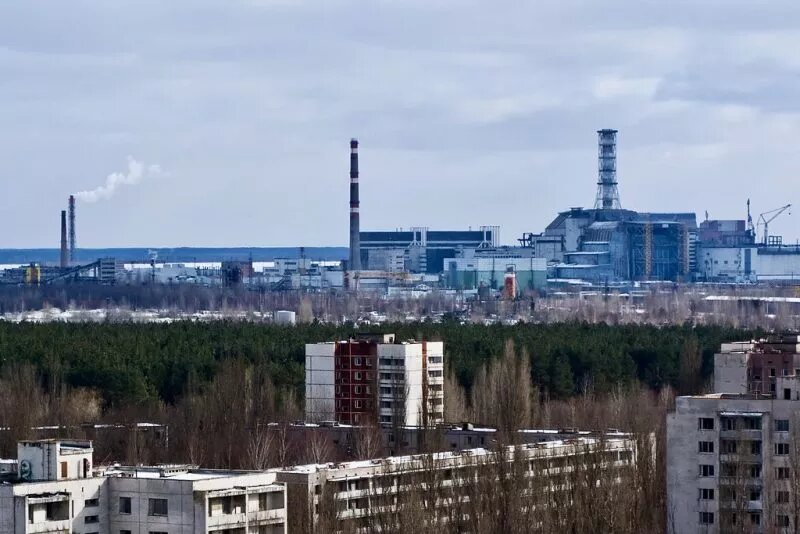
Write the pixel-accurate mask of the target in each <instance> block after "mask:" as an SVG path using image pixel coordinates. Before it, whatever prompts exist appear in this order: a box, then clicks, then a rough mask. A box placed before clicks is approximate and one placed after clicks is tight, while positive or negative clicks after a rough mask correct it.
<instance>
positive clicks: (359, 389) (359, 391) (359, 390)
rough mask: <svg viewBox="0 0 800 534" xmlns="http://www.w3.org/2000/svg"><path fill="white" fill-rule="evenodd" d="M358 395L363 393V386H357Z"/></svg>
mask: <svg viewBox="0 0 800 534" xmlns="http://www.w3.org/2000/svg"><path fill="white" fill-rule="evenodd" d="M356 395H361V386H356Z"/></svg>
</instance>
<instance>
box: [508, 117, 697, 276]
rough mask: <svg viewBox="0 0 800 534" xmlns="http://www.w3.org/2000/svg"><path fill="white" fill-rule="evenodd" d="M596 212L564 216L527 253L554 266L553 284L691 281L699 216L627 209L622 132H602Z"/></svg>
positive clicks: (530, 239) (530, 241) (534, 238)
mask: <svg viewBox="0 0 800 534" xmlns="http://www.w3.org/2000/svg"><path fill="white" fill-rule="evenodd" d="M597 134H598V181H597V195H596V198H595V203H594V208H592V209H584V208H572V209H570V210H568V211H563V212H561V213H559V214H558V216H556V218H555V219H553V221H552V222H551V223H550V224H549V225H547V227H546V228H545V230H544V232H542V233H540V234H533V233H527V234H524V235H523V236H522V237H521V238H520V239H519V242H520V245H521V246H522V247H523V248H528V249H532V250H533V251H534V253H535V255H536V257H539V258H544V259H545V260H547V262H548V264H549V267H550V268H549V270H548V276H549V278H552V279H579V280H588V281H591V282H594V283H608V282H617V281H628V280H671V281H687V280H689V279H690V275H691V273H692V271H693V269H694V266H695V253H696V249H695V243H696V241H697V221H696V216H695V214H694V213H639V212H636V211H633V210H628V209H623V208H622V205H621V202H620V198H619V190H618V181H617V131H616V130H608V129H605V130H599V131H598V132H597Z"/></svg>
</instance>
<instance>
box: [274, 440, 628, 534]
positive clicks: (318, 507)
mask: <svg viewBox="0 0 800 534" xmlns="http://www.w3.org/2000/svg"><path fill="white" fill-rule="evenodd" d="M636 453H637V450H636V441H635V440H634V439H631V438H627V437H624V438H620V437H609V438H605V437H577V438H574V439H570V440H563V441H560V440H552V441H542V442H539V443H529V444H525V445H517V446H511V447H503V448H502V450H499V451H498V450H490V449H486V448H475V449H466V450H462V451H460V452H450V451H448V452H439V453H427V454H421V455H412V456H394V457H388V458H383V459H376V460H365V461H354V462H343V463H335V464H334V463H329V464H310V465H300V466H294V467H291V468H288V469H281V470H278V471H277V477H278V481H280V482H282V483H284V484H286V487H287V494H288V496H289V502H290V508H289V510H288V513H289V529H290V530H299V528H301V526H302V525H304V524H306V525H308V524H314V525H319V522H320V520H321V517H322V516H323V514H324V512H325V511H327V510H330V509H331V508H332V510H330V512H329V514H328V515H329V517H327V518H326V519H327V520H328V521H332V522H333V523H334V524H326V525H324V527H325V528H327V529H330V530H329V531H331V532H342V531H348V532H350V531H356V532H360V531H363V532H366V531H368V528H369V527H370V526H373V527H374V526H375V525H379V524H381V520H380V518H381V517H385V515H386V514H392V513H396V512H397V511H398V510H400V509H401V508H402V507H404V506H421V505H422V503H427V505H426V506H425V507H424V509H425V513H426V515H427V519H426V520H427V521H435V520H438V521H445V522H446V521H447V520H452V521H460V520H464V519H465V517H464V516H461V517H459V515H460V514H459V513H458V509H459V508H458V504H457V503H464V504H466V503H469V504H470V505H473V506H474V507H475V508H473V513H477V510H478V509H479V507H478V504H477V502H476V501H477V500H478V499H479V498H480V497H479V494H480V493H481V492H482V491H485V490H486V489H487V488H488V487H490V486H489V485H487V482H488V484H491V485H493V484H494V483H495V480H496V477H497V476H498V472H502V473H504V475H505V476H509V470H508V468H507V467H505V466H502V467H501V464H503V463H508V464H512V463H513V464H515V465H517V466H523V467H522V468H523V470H524V472H522V473H520V474H521V476H522V477H524V479H525V480H526V481H527V485H528V487H530V488H537V489H539V490H542V491H541V492H540V491H529V492H527V493H526V495H525V498H526V499H528V502H530V503H531V505H532V506H537V504H533V503H534V499H535V498H536V496H537V495H547V494H548V493H549V492H551V491H567V488H570V487H571V485H572V484H575V483H576V481H570V474H571V473H577V472H578V469H575V468H574V467H572V466H574V465H576V464H578V463H580V462H587V461H588V462H591V463H592V464H593V465H592V471H594V472H595V473H596V476H598V477H600V476H601V473H608V472H610V471H614V470H617V469H622V468H625V467H627V466H631V465H634V463H635V461H636ZM559 477H561V478H559ZM607 480H618V479H617V478H615V477H613V476H611V477H608V478H607ZM599 483H600V482H599V479H598V481H597V482H596V484H599ZM549 502H552V501H549ZM538 505H540V506H541V505H546V504H545V502H544V501H542V502H538ZM454 512H455V513H454ZM443 518H447V520H445V519H443Z"/></svg>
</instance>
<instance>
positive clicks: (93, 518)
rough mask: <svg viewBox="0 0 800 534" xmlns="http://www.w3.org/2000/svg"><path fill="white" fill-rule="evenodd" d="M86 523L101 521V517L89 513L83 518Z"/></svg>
mask: <svg viewBox="0 0 800 534" xmlns="http://www.w3.org/2000/svg"><path fill="white" fill-rule="evenodd" d="M83 522H84V523H99V522H100V518H99V517H98V516H96V515H87V516H86V517H84V518H83Z"/></svg>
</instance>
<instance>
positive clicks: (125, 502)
mask: <svg viewBox="0 0 800 534" xmlns="http://www.w3.org/2000/svg"><path fill="white" fill-rule="evenodd" d="M119 513H121V514H129V513H131V498H130V497H120V498H119Z"/></svg>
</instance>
